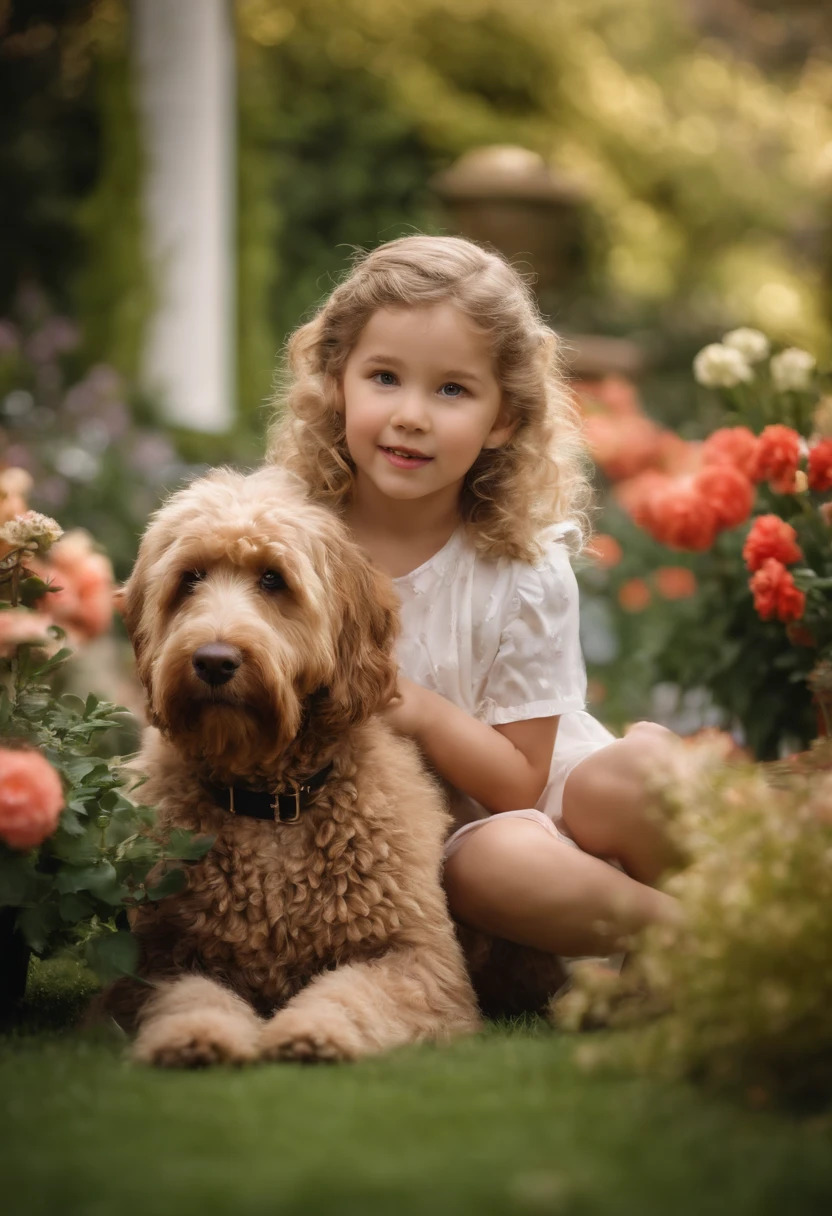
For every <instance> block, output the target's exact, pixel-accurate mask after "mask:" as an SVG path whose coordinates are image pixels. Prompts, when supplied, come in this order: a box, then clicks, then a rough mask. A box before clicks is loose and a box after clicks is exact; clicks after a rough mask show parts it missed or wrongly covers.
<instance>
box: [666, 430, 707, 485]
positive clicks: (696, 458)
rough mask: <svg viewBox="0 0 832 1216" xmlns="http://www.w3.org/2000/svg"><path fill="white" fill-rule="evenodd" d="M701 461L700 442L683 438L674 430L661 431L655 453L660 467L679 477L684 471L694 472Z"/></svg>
mask: <svg viewBox="0 0 832 1216" xmlns="http://www.w3.org/2000/svg"><path fill="white" fill-rule="evenodd" d="M701 463H702V444H701V443H698V442H694V441H692V440H690V439H683V438H682V436H681V435H677V434H676V432H675V431H662V433H661V435H660V436H659V444H658V452H657V453H656V465H657V466H658V467H659V468H660V469H662V470H663V471H664V472H665V473H670V474H672V475H673V476H674V477H681V476H682V475H683V474H684V473H695V472H696V470H697V469H698V468H699V466H700V465H701Z"/></svg>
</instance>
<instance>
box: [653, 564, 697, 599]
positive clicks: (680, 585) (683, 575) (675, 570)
mask: <svg viewBox="0 0 832 1216" xmlns="http://www.w3.org/2000/svg"><path fill="white" fill-rule="evenodd" d="M653 579H654V581H655V583H656V590H657V591H658V593H659V595H660V596H662V598H663V599H666V600H687V599H690V597H691V596H692V595H695V594H696V575H695V574H694V573H693V571H692V570H688V568H687V567H686V566H659V568H658V570H657V571H656V573H655V574H654V575H653Z"/></svg>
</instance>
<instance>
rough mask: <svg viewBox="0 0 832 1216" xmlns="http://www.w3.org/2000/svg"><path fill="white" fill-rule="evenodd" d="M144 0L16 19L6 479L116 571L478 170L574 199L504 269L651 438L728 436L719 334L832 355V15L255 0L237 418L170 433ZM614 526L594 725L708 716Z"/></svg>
mask: <svg viewBox="0 0 832 1216" xmlns="http://www.w3.org/2000/svg"><path fill="white" fill-rule="evenodd" d="M141 3H142V0H134V2H133V3H132V4H128V3H127V2H126V0H0V318H5V320H3V321H0V427H2V432H0V438H2V442H3V452H2V454H0V459H2V462H3V463H4V464H14V463H23V464H26V465H27V467H30V468H31V469H32V471H33V472H34V473H35V475H36V483H37V485H36V490H37V497H36V498H35V499H33V505H35V506H37V507H40V508H41V509H45V510H49V512H50V513H53V514H57V515H59V517H60V518H61V521H62V522H63V523H64V524H65V525H66V526H69V525H77V524H81V525H83V526H86V527H88V528H89V529H90V530H91V531H92V532H93V534H94V535H95V536H96V537H97V538H98V539H99V540H100V541H101V542H102V543H103V544H104V545H105V546H106V547H107V549H108V551H109V552H110V554H111V556H112V558H113V561H114V564H115V566H116V570H117V573H118V574H119V575H120V576H123V575H125V574H126V572H127V570H128V569H129V566H130V563H131V561H132V558H133V556H134V553H135V547H136V541H137V536H138V534H139V533H140V531H141V529H142V527H143V525H144V522H145V520H146V518H147V514H148V513H149V511H150V510H151V509H152V508H153V507H154V505H155V504H156V503H157V502H158V500H159V498H160V497H161V495H162V494H163V493H164V492H165V491H166V490H168V489H170V488H172V487H173V486H175V485H176V484H177V483H178V482H179V481H180V480H181V479H182V477H184V476H187V475H188V473H189V472H190V471H191V470H193V469H198V468H201V467H203V466H204V465H205V464H206V463H214V462H218V461H224V460H230V461H233V462H237V463H243V464H246V463H253V462H255V461H256V460H257V459H258V457H259V454H260V451H261V448H262V437H263V431H264V428H265V425H266V420H267V417H268V413H267V402H268V398H269V394H270V391H271V384H272V378H273V373H274V367H275V364H276V360H277V357H278V354H279V351H280V348H281V344H282V342H283V340H284V338H285V336H286V334H287V333H288V332H289V331H290V330H291V329H292V328H293V327H294V326H295V325H296V324H297V323H298V322H299V321H300V320H301V319H302V318H303V317H304V315H305V314H307V313H308V311H309V310H310V309H312V308H314V306H315V304H316V303H317V302H318V301H319V300H320V299H321V298H322V296H324V295H325V294H326V293H327V291H328V290H329V289H330V287H331V286H332V284H333V282H334V281H336V280H337V278H338V276H339V275H340V274H341V273H342V272H343V271H344V269H345V268H346V266H347V265H348V263H349V259H350V256H351V254H352V252H353V250H354V249H355V248H356V247H364V248H366V247H369V246H373V245H375V244H377V243H378V242H379V241H382V240H386V239H390V238H391V237H394V236H397V235H400V234H402V233H405V232H409V231H413V230H421V231H425V230H427V231H434V232H454V231H460V230H462V231H469V232H470V224H471V222H472V220H471V211H470V208H469V210H468V212H466V213H463V211H462V210H460V208H459V207H457V208H456V209H455V208H454V207H453V206H450V207H449V206H448V205H446V204H447V203H448V194H449V190H448V189H447V188H444V189H443V186H442V182H443V180H444V181H445V183H446V187H447V182H448V181H449V180H451V179H450V178H447V177H446V178H444V179H443V178H442V177H441V176H439V177H437V175H442V174H443V173H445V174H447V173H448V171H449V170H451V171H452V170H453V166H455V165H456V170H457V171H459V170H460V164H462V165H464V164H465V163H466V162H465V160H464V159H463V160H462V161H461V160H460V158H465V157H466V155H469V154H470V153H472V151H475V150H477V149H481V148H484V147H488V146H493V145H500V146H503V145H508V146H512V147H514V148H521V149H526V150H527V151H528V152H530V153H534V154H536V155H537V156H538V157H540V158H542V161H539V162H536V163H537V165H538V170H537V172H548V174H549V177H548V180H549V182H550V184H551V183H555V185H554V186H552V190H553V192H555V193H558V195H559V202H558V206H555V205H554V204H553V205H552V206H551V207H550V209H549V211H548V212H546V211H545V210H544V211H542V212H541V211H540V210H539V209H538V213H536V214H538V218H539V219H541V216H542V219H541V223H543V225H544V226H545V224H546V223H548V224H549V227H550V229H552V230H553V229H554V227H555V226H556V225H557V224H559V223H560V224H562V225H564V231H565V229H566V226H567V225H568V231H569V240H568V242H566V243H564V242H563V241H561V244H560V246H558V249H557V250H556V252H555V254H554V255H553V257H554V261H553V263H552V265H551V266H550V267H549V268H548V269H547V271H546V273H543V272H542V267H541V265H538V264H536V258H537V259H538V260H539V259H540V258H541V257H542V253H541V249H542V248H543V247H542V246H535V247H534V248H531V247H530V245H529V244H527V243H524V234H523V229H522V225H521V229H520V232H519V234H518V233H517V231H516V225H515V234H514V244H513V247H512V248H508V249H507V250H506V252H508V253H510V254H511V255H513V256H516V257H517V258H518V260H519V262H520V264H521V265H522V266H523V267H524V268H527V269H528V270H529V271H532V272H534V271H539V272H541V273H540V279H539V293H540V297H541V303H542V305H543V307H544V310H545V311H546V313H547V315H548V316H549V317H550V319H551V322H552V324H553V325H554V326H555V328H556V329H558V330H560V331H563V332H565V333H566V334H567V335H570V336H573V335H574V342H573V343H572V346H573V350H574V352H575V358H576V366H575V369H574V370H575V374H576V375H589V374H592V375H602V374H604V373H607V372H622V371H624V372H627V373H628V374H630V375H631V376H634V377H635V378H636V379H637V381H638V387H639V392H640V394H641V397H642V400H643V401H644V404H645V407H646V409H647V411H648V413H649V414H650V415H651V416H652V417H654V418H656V419H658V420H660V421H661V422H662V423H664V424H665V425H666V426H669V427H672V428H674V429H676V430H677V431H679V432H680V433H682V434H683V435H685V436H686V437H696V436H698V435H700V434H702V433H704V431H705V430H706V429H707V427H708V426H709V425H710V424H712V423H713V421H714V420H713V418H706V417H705V414H704V413H703V406H702V402H701V401H700V400H699V398H698V397H697V394H696V392H695V389H694V385H693V382H692V379H691V377H690V374H689V368H690V360H691V358H692V355H693V354H694V352H695V351H696V350H698V349H699V348H700V347H701V346H702V345H703V344H704V343H705V342H707V341H710V340H712V339H713V338H715V337H716V336H717V335H719V334H720V333H721V332H723V330H725V329H726V328H730V327H731V326H732V325H738V324H749V325H754V326H757V327H759V328H761V329H763V330H765V331H766V332H767V333H768V334H769V335H770V336H771V337H772V338H774V339H775V340H777V341H781V342H786V343H792V344H796V345H799V346H806V347H808V348H810V349H811V350H813V351H814V352H815V354H816V355H817V356H818V358H819V359H821V360H822V359H827V360H828V357H829V355H830V352H831V351H832V104H831V103H832V15H830V9H829V6H828V4H827V3H826V2H825V0H791V2H790V3H787V2H785V0H783V2H780V3H778V2H776V0H670V2H669V0H557V3H553V2H552V0H237V2H236V3H233V4H232V3H229V4H228V5H227V10H228V16H229V23H228V28H229V31H230V34H229V37H230V38H231V39H232V40H233V48H232V49H233V54H234V59H235V63H236V80H235V98H236V100H235V108H236V121H235V136H236V140H235V142H236V155H235V162H234V163H235V166H236V168H235V175H236V180H235V181H234V182H233V183H231V188H232V192H233V195H234V197H235V214H236V221H235V224H236V249H235V251H234V273H235V276H236V303H235V306H234V314H235V315H234V316H233V317H232V319H231V322H230V323H233V324H234V326H235V334H234V338H235V343H234V344H235V347H236V357H235V367H236V372H235V376H236V402H235V404H234V409H233V414H232V417H233V422H232V424H231V426H230V427H229V429H228V430H227V432H223V433H220V434H208V433H199V432H195V431H194V432H191V431H188V430H187V429H185V428H183V427H182V426H181V425H178V426H173V425H172V424H170V423H169V422H166V418H165V403H164V401H162V400H159V399H156V398H155V397H154V395H153V394H152V393H150V392H148V390H147V387H146V386H143V382H142V375H141V370H142V352H143V350H144V348H145V343H146V340H147V332H148V326H149V324H150V322H151V319H152V317H153V312H154V308H155V307H156V302H157V300H158V288H159V284H158V281H157V278H156V274H157V272H156V271H155V270H154V268H153V266H152V265H151V261H150V259H149V256H148V241H147V230H146V228H147V226H146V222H145V220H144V218H143V215H144V213H143V207H142V185H143V181H144V179H145V174H146V172H147V149H146V148H145V147H144V146H143V139H142V129H141V122H140V118H139V106H138V103H137V91H136V64H135V58H136V57H135V53H134V36H135V30H134V24H135V16H136V10H137V8H138V7H140V6H141ZM495 163H496V164H497V170H496V171H497V172H499V165H500V163H507V162H500V161H499V157H498V159H497V162H495ZM525 163H527V165H528V164H531V162H525ZM492 168H493V166H492ZM530 172H531V170H530ZM532 176H534V174H533V173H532ZM521 177H522V174H521ZM487 193H488V191H487V190H485V191H484V192H483V191H481V197H480V200H479V201H480V202H481V203H483V202H487V201H488V200H487V199H486V198H485V194H487ZM521 193H522V183H521ZM532 193H533V192H532ZM443 197H444V199H445V203H443ZM538 201H539V200H538ZM526 203H527V204H528V206H530V207H531V208H532V209H534V206H535V205H536V204H535V200H534V198H531V199H527V200H526ZM558 208H559V209H558ZM526 214H527V216H528V215H530V214H531V212H530V211H528V209H527V212H526ZM480 218H482V217H480ZM474 219H476V217H474ZM529 231H530V229H529ZM531 244H534V242H531ZM544 244H545V242H544ZM597 338H615V339H619V340H621V342H623V343H624V344H623V345H617V346H616V345H612V346H610V345H607V346H604V345H601V346H599V345H598V344H597V342H595V343H594V340H595V339H597ZM613 524H615V519H613ZM618 525H620V526H617V534H618V535H620V536H622V537H623V539H624V541H625V551H624V559H623V564H622V565H621V566H620V567H619V568H618V569H617V573H616V576H615V580H613V582H611V581H610V579H609V577H608V576H607V574H605V572H604V571H603V570H602V571H600V572H599V571H598V569H593V570H592V571H589V572H587V573H586V574H585V576H584V595H585V606H586V607H587V609H588V611H587V612H586V613H585V617H586V626H585V641H586V644H587V651H588V659H589V665H590V672H591V675H592V677H593V682H592V689H593V693H594V696H595V698H596V701H597V709H598V712H599V713H600V714H601V715H602V716H606V717H607V718H608V719H609V720H610V721H611V722H613V723H614V724H620V723H621V722H622V721H624V720H626V719H628V718H633V717H637V716H640V715H643V714H645V713H651V714H654V715H656V716H660V717H662V716H663V717H664V718H665V720H668V721H673V722H674V723H677V724H678V723H679V722H680V721H685V722H689V724H691V725H697V724H701V722H703V721H708V720H710V719H711V717H713V716H714V715H710V717H709V714H710V709H709V702H708V698H707V696H704V697H703V695H702V694H701V692H698V691H697V690H696V687H695V683H696V682H695V679H694V678H693V677H692V676H690V677H689V678H688V679H687V684H688V685H689V686H690V687H691V688H692V689H693V691H692V692H691V691H688V692H687V693H686V694H685V697H682V696H681V693H680V692H679V685H678V684H677V683H675V682H674V679H672V678H670V676H674V675H675V676H678V672H679V670H680V663H679V662H678V661H673V658H672V655H668V654H666V653H665V651H666V649H667V646H668V645H669V642H668V638H669V637H670V636H671V634H672V636H673V638H675V639H677V640H676V641H675V642H674V643H673V644H674V645H676V646H677V648H678V646H679V644H680V643H679V642H678V638H679V636H680V628H681V627H682V626H683V624H684V613H685V612H689V611H691V609H690V606H689V601H687V600H684V601H681V600H680V601H673V600H671V599H661V597H658V598H656V597H654V599H653V602H651V603H650V604H649V605H647V604H644V603H643V604H642V607H641V608H640V609H638V608H637V606H636V604H635V601H633V600H631V601H630V602H629V606H628V607H624V606H622V604H621V603H620V602H619V599H618V598H616V596H617V589H618V588H619V587H620V583H621V580H622V579H623V578H629V577H635V576H639V575H642V574H643V573H644V571H645V570H646V569H649V568H652V566H655V564H656V563H657V562H658V561H659V560H660V559H659V557H658V556H657V555H656V554H655V553H654V552H653V551H652V550H651V548H650V546H651V544H652V542H650V541H649V540H648V539H647V538H645V537H644V536H643V534H641V533H638V532H637V530H636V529H634V528H633V529H630V531H629V532H628V531H627V529H626V526H625V524H624V523H623V522H622V521H620V520H619V521H618ZM604 527H605V528H606V527H607V524H606V523H605V524H604ZM613 530H614V531H615V530H616V527H613ZM653 548H654V549H655V546H653ZM651 563H652V565H651ZM677 658H678V656H677ZM665 677H667V678H665ZM657 684H658V685H659V692H658V694H657V692H656V686H657ZM657 698H658V699H657ZM662 698H664V700H663V701H662ZM685 698H686V699H685ZM680 714H681V717H680ZM685 715H687V717H686V716H685Z"/></svg>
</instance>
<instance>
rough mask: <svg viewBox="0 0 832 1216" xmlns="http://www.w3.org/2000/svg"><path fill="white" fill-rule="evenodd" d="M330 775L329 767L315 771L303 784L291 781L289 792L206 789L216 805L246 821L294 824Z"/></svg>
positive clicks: (231, 787) (225, 787) (234, 787)
mask: <svg viewBox="0 0 832 1216" xmlns="http://www.w3.org/2000/svg"><path fill="white" fill-rule="evenodd" d="M331 772H332V764H327V765H326V767H325V768H322V769H319V770H318V772H317V773H314V774H313V775H312V776H311V777H308V778H307V779H306V781H298V782H296V781H292V780H291V778H290V779H289V780H290V784H291V787H292V789H291V792H290V793H288V794H287V793H281V791H280V790H275V791H274V792H273V793H269V792H268V791H263V790H249V789H246V787H245V786H242V785H212V786H209V790H210V792H211V796H212V798H213V799H214V801H215V802H216V803H217V805H218V806H221V807H222V809H223V810H224V811H230V813H231V814H232V815H244V816H245V817H246V818H247V819H271V820H274V821H275V822H277V821H279V822H280V823H297V822H298V820H299V819H300V813H301V811H303V810H305V809H306V807H307V806H308V805H309V803H310V802H311V801H312V795H313V794H316V793H317V792H318V790H319V789H321V788H322V787H323V786H324V785H325V784H326V782H327V780H328V778H329V776H330V774H331Z"/></svg>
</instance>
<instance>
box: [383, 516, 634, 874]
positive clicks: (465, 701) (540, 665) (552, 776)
mask: <svg viewBox="0 0 832 1216" xmlns="http://www.w3.org/2000/svg"><path fill="white" fill-rule="evenodd" d="M571 531H573V527H572V525H569V524H565V525H559V526H558V527H555V528H552V529H551V530H549V531H548V532H547V533H546V536H545V548H544V553H543V556H542V557H541V558H540V560H539V561H537V562H536V563H535V564H534V565H531V564H528V563H525V562H519V561H510V560H508V559H498V560H495V561H490V560H486V559H485V558H483V557H480V556H479V555H478V554H477V552H476V550H475V549H474V548H473V546H472V545H471V544H470V542H469V541H468V540H467V537H466V535H465V530H464V529H463V528H459V529H457V531H456V532H455V533H454V534H453V536H452V537H451V538H450V540H449V541H448V542H447V544H445V545H444V546H443V547H442V548H441V549H440V550H439V552H438V553H435V554H434V555H433V557H431V558H430V559H429V560H428V561H426V562H425V563H424V564H423V565H421V566H419V567H418V568H417V569H416V570H412V571H411V572H410V573H409V574H405V575H403V576H402V577H401V578H397V579H394V580H393V582H394V585H395V587H396V591H397V592H398V595H399V599H400V602H401V620H402V633H401V636H400V638H399V641H398V645H397V658H398V661H399V665H400V667H401V670H402V672H403V673H404V675H406V676H408V677H409V678H410V679H411V680H413V681H414V682H415V683H417V684H421V685H422V687H424V688H429V689H431V690H432V691H433V692H437V693H439V694H441V696H443V697H446V698H447V699H448V700H449V701H453V702H454V703H455V704H456V705H459V706H460V708H461V709H464V710H466V711H467V712H468V713H469V714H471V715H472V716H473V717H475V718H478V719H479V720H480V721H482V722H486V723H487V724H488V725H489V726H497V725H501V724H502V723H505V722H522V721H524V720H526V719H529V718H546V717H554V716H555V715H558V716H559V717H560V723H559V725H558V733H557V740H556V743H555V749H554V754H553V756H552V763H551V767H550V770H549V780H548V782H547V785H546V788H545V790H544V791H543V794H542V795H541V797H540V800H539V801H538V803H537V804H536V807H535V808H530V809H529V811H526V812H514V811H509V812H505V813H506V814H509V815H513V814H522V815H524V816H525V817H527V818H536V819H538V820H540V821H543V820H544V819H545V826H547V827H550V828H554V826H555V824H557V823H558V821H559V820H560V817H561V803H562V798H563V786H564V783H565V781H566V778H567V777H568V775H569V773H570V772H571V771H572V769H573V768H574V767H575V766H576V765H577V764H578V763H579V762H580V761H581V760H584V759H585V758H586V757H587V756H588V755H590V754H591V753H592V752H594V751H597V749H598V748H600V747H605V746H606V745H607V744H608V743H611V742H612V741H613V738H614V736H613V735H611V734H610V732H609V731H608V730H607V729H606V727H604V726H602V725H601V723H600V722H598V721H597V720H596V719H595V718H593V717H592V715H591V714H589V713H587V712H586V710H585V709H584V705H585V702H586V672H585V669H584V662H583V655H582V654H581V645H580V640H579V636H578V584H577V581H576V579H575V575H574V572H573V570H572V566H571V564H570V561H569V548H568V536H569V533H570V532H571ZM488 817H489V816H488V812H487V811H486V810H485V809H484V808H483V807H482V806H480V805H479V804H478V803H476V802H474V801H473V799H465V800H464V802H463V806H462V808H461V810H460V814H459V815H458V818H457V824H458V825H465V824H471V825H472V826H473V823H474V822H476V821H480V822H481V821H484V820H485V819H487V818H488ZM467 830H470V828H466V827H464V826H463V827H462V832H463V833H464V832H465V831H467ZM459 835H460V833H459V831H458V832H456V833H455V835H454V836H453V837H452V838H451V840H450V841H449V842H448V843H449V845H450V846H451V847H450V849H446V855H448V854H449V852H452V851H453V849H454V844H455V841H456V839H457V837H458V836H459Z"/></svg>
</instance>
